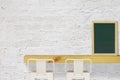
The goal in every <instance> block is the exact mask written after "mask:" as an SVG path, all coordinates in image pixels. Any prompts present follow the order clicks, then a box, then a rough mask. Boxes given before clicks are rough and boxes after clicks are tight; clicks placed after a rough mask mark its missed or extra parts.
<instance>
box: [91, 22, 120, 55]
mask: <svg viewBox="0 0 120 80" xmlns="http://www.w3.org/2000/svg"><path fill="white" fill-rule="evenodd" d="M117 32H118V31H117V21H93V47H92V48H93V54H107V55H110V54H112V55H116V54H117V44H118V43H117Z"/></svg>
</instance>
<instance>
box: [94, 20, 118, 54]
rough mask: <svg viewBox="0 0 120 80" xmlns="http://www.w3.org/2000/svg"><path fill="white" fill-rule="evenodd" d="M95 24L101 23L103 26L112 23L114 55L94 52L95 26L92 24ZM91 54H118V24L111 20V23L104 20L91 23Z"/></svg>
mask: <svg viewBox="0 0 120 80" xmlns="http://www.w3.org/2000/svg"><path fill="white" fill-rule="evenodd" d="M95 23H103V24H105V23H106V24H108V23H113V24H115V26H114V27H115V28H114V29H115V31H114V32H115V38H114V39H115V40H114V41H115V43H114V44H115V45H114V47H115V50H114V53H96V52H95V46H94V45H95V39H94V35H95V34H94V28H95V26H94V24H95ZM92 54H93V55H117V54H118V22H117V21H114V20H111V21H108V20H107V21H106V20H101V21H100V20H96V21H92Z"/></svg>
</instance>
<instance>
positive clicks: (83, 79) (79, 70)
mask: <svg viewBox="0 0 120 80" xmlns="http://www.w3.org/2000/svg"><path fill="white" fill-rule="evenodd" d="M68 61H73V62H74V65H73V66H74V69H73V72H68V71H67V63H68ZM84 61H89V62H90V68H89V69H90V70H89V72H84ZM91 67H92V61H91V59H66V61H65V70H66V80H90V72H91Z"/></svg>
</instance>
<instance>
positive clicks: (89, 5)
mask: <svg viewBox="0 0 120 80" xmlns="http://www.w3.org/2000/svg"><path fill="white" fill-rule="evenodd" d="M119 13H120V0H0V71H1V72H0V78H1V80H14V79H16V80H27V74H26V72H27V68H26V66H25V64H24V63H23V57H24V55H26V54H80V55H81V54H84V55H86V54H89V55H91V54H92V47H91V42H92V38H91V37H92V36H91V33H92V28H91V27H92V26H91V22H92V20H118V21H119V22H120V14H119ZM118 25H119V24H118ZM118 27H119V26H118ZM119 30H120V29H119ZM119 30H118V31H119ZM119 45H120V44H119ZM119 51H120V49H119ZM113 66H114V65H113ZM114 68H115V69H116V67H115V66H114ZM116 71H117V69H116ZM98 79H99V78H98ZM98 79H97V80H98ZM99 80H101V79H99ZM115 80H118V78H117V79H115Z"/></svg>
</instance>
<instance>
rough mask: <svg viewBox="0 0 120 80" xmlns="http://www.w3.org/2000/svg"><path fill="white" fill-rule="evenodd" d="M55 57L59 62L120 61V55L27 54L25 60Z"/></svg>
mask: <svg viewBox="0 0 120 80" xmlns="http://www.w3.org/2000/svg"><path fill="white" fill-rule="evenodd" d="M30 58H35V59H46V58H47V59H54V61H55V62H57V63H64V62H65V59H67V58H75V59H83V58H89V59H92V61H93V63H120V56H117V55H25V56H24V62H25V63H26V62H27V60H28V59H30Z"/></svg>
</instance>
